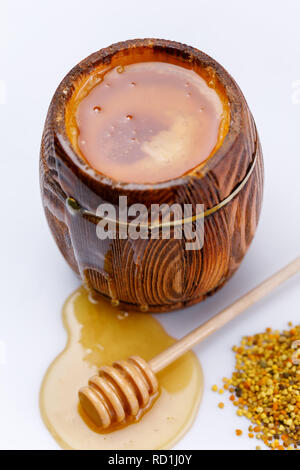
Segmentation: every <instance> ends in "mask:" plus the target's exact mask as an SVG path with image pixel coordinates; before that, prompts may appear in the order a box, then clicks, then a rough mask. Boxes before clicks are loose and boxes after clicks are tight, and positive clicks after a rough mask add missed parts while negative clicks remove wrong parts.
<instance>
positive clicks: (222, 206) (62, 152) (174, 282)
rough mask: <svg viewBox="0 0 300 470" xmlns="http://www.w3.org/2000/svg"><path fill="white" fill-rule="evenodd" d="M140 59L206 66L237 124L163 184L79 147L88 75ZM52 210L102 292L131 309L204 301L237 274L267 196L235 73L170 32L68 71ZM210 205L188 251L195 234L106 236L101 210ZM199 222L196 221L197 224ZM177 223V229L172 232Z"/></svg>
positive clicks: (66, 245)
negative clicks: (73, 120)
mask: <svg viewBox="0 0 300 470" xmlns="http://www.w3.org/2000/svg"><path fill="white" fill-rule="evenodd" d="M137 58H138V60H140V61H144V60H165V59H167V60H169V59H170V60H172V61H177V62H178V61H180V62H181V63H182V64H183V66H185V67H187V68H191V69H201V70H202V72H203V74H204V76H205V75H206V77H207V79H208V80H209V83H210V85H211V86H212V87H214V86H221V87H222V88H223V90H224V91H225V94H226V96H227V98H228V102H229V106H230V125H229V130H228V132H227V135H226V137H225V139H224V141H223V143H222V145H221V146H220V148H218V149H217V151H216V152H215V153H214V154H213V155H212V156H211V157H210V158H209V159H208V160H207V161H206V162H205V163H204V164H202V165H199V167H197V168H195V169H194V170H193V171H190V172H189V173H188V174H185V175H184V176H182V177H180V178H176V179H174V180H170V181H167V182H163V183H158V184H135V183H134V184H133V183H131V184H129V183H120V182H118V181H114V180H112V179H110V178H108V177H106V176H105V175H101V174H100V173H98V172H96V171H94V170H93V169H92V168H91V167H90V166H89V165H88V164H87V162H86V161H84V159H83V158H82V156H80V155H79V154H78V152H76V150H75V149H74V146H72V144H71V141H70V139H69V132H68V129H67V124H66V122H67V119H68V109H69V106H70V103H71V101H72V99H73V97H74V94H75V93H76V90H78V88H79V87H80V85H81V84H82V82H83V80H84V79H86V77H88V76H89V74H90V73H91V72H92V71H94V70H95V68H97V69H99V70H101V68H104V67H107V66H108V65H111V66H113V65H114V64H119V63H122V64H125V65H126V64H128V63H132V62H134V61H136V60H137ZM40 182H41V192H42V200H43V205H44V209H45V214H46V217H47V221H48V224H49V227H50V229H51V232H52V234H53V236H54V238H55V241H56V243H57V245H58V247H59V249H60V251H61V252H62V254H63V256H64V257H65V259H66V261H67V262H68V263H69V265H70V266H71V268H72V269H73V270H74V271H75V272H76V273H78V274H79V275H80V276H81V278H82V279H83V281H84V282H85V284H86V285H87V286H88V288H90V289H91V290H92V291H93V293H94V294H97V295H101V296H104V297H105V298H108V299H110V300H111V301H112V302H113V304H114V305H119V304H120V305H121V306H122V307H124V308H126V309H137V310H141V311H152V312H162V311H169V310H173V309H178V308H182V307H185V306H188V305H192V304H194V303H196V302H200V301H201V300H203V299H205V297H206V296H208V295H211V294H213V293H214V292H215V291H216V290H217V289H219V288H220V287H221V286H223V285H224V283H225V282H226V281H227V280H228V279H229V278H230V277H231V276H232V274H233V273H234V272H235V271H236V269H237V268H238V266H239V264H240V263H241V261H242V259H243V257H244V255H245V253H246V251H247V249H248V247H249V245H250V243H251V241H252V239H253V236H254V233H255V230H256V227H257V223H258V219H259V215H260V210H261V204H262V194H263V158H262V152H261V146H260V142H259V137H258V134H257V130H256V127H255V123H254V120H253V117H252V115H251V113H250V111H249V108H248V105H247V103H246V101H245V98H244V96H243V94H242V92H241V91H240V89H239V87H238V85H237V84H236V82H235V81H234V80H233V78H232V77H231V76H230V75H229V74H228V73H227V72H226V71H225V70H224V68H223V67H222V66H221V65H220V64H218V63H217V62H216V61H215V60H213V59H212V58H210V57H209V56H207V55H206V54H204V53H203V52H201V51H199V50H197V49H195V48H192V47H189V46H186V45H184V44H180V43H177V42H171V41H166V40H160V39H141V40H131V41H126V42H121V43H117V44H114V45H112V46H110V47H108V48H105V49H101V50H100V51H98V52H96V53H94V54H92V55H91V56H89V57H88V58H86V59H85V60H83V61H82V62H80V63H79V64H78V65H77V66H76V67H74V68H73V69H72V70H71V71H70V72H69V73H68V75H67V76H66V77H65V78H64V79H63V81H62V82H61V84H60V85H59V87H58V88H57V90H56V92H55V94H54V97H53V99H52V102H51V104H50V107H49V111H48V115H47V119H46V123H45V128H44V133H43V137H42V145H41V154H40ZM120 196H126V197H127V204H128V206H130V205H132V204H135V203H140V204H144V205H145V206H146V207H147V208H148V209H149V210H150V207H151V205H152V204H163V203H165V204H168V205H172V204H179V205H180V206H181V207H184V206H185V205H187V204H190V206H188V207H190V208H191V211H192V214H193V210H194V208H195V207H196V204H203V213H202V215H201V216H200V218H202V219H203V226H202V229H201V230H203V234H204V242H203V246H199V248H198V249H194V250H187V249H186V243H187V240H186V237H184V236H183V237H181V239H180V238H176V237H174V236H171V237H170V238H169V239H164V238H163V237H161V236H159V238H158V239H153V238H149V237H148V238H147V239H141V238H138V239H132V238H131V237H127V239H124V238H122V236H121V235H120V233H119V232H118V230H117V229H116V234H115V238H113V239H106V240H101V239H99V237H98V236H97V230H96V228H97V224H98V223H99V218H98V217H97V215H96V213H97V208H98V207H99V205H101V204H103V203H109V204H112V205H113V206H114V207H116V208H118V203H119V197H120ZM195 223H196V222H195V220H194V222H193V224H195ZM174 232H175V228H174V227H173V226H172V227H171V234H174Z"/></svg>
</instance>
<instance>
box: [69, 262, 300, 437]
mask: <svg viewBox="0 0 300 470" xmlns="http://www.w3.org/2000/svg"><path fill="white" fill-rule="evenodd" d="M299 271H300V257H298V258H296V259H295V260H294V261H292V262H291V263H289V264H288V265H287V266H285V267H284V268H282V269H281V270H280V271H278V272H277V273H275V274H273V275H272V276H271V277H270V278H268V279H266V280H265V281H263V282H262V283H261V284H259V285H258V286H257V287H255V288H254V289H252V290H251V291H250V292H248V293H247V294H245V295H244V296H242V297H240V298H239V299H238V300H236V301H235V302H234V303H233V304H231V305H230V306H229V307H227V308H225V309H224V310H222V311H221V312H219V313H218V314H217V315H215V316H214V317H213V318H211V319H210V320H208V321H207V322H205V323H204V324H203V325H201V326H199V327H198V328H196V329H195V330H193V331H191V332H190V333H188V334H187V335H186V336H184V337H183V338H182V339H180V340H179V341H177V342H176V343H174V344H173V345H172V346H170V347H169V348H167V349H166V350H165V351H163V352H161V353H160V354H158V355H157V356H156V357H154V358H153V359H151V360H150V361H149V362H148V363H147V362H146V361H144V359H142V358H141V357H139V356H132V357H130V358H129V359H128V360H126V361H117V362H115V363H114V364H113V365H112V366H103V367H101V368H100V370H99V375H95V376H93V377H91V378H90V380H89V383H88V386H87V387H83V388H81V389H80V390H79V392H78V395H79V400H80V403H81V406H82V408H83V409H84V411H85V412H86V413H87V415H88V416H89V417H90V418H91V419H92V421H93V422H94V423H95V424H96V425H97V426H99V427H102V428H103V429H107V428H109V427H110V426H112V425H114V424H118V423H122V422H124V421H125V419H126V417H128V416H130V417H134V416H136V415H137V414H138V413H139V411H140V410H141V409H143V408H144V407H146V406H147V404H148V403H149V400H150V397H151V396H153V394H155V393H156V392H157V391H158V382H157V379H156V376H155V374H156V373H157V372H159V371H161V370H162V369H164V368H165V367H166V366H168V365H169V364H170V363H171V362H173V361H175V360H176V359H177V358H178V357H180V356H181V355H182V354H184V353H185V352H187V351H188V350H190V349H191V348H192V347H193V346H195V345H196V344H197V343H199V342H200V341H202V340H203V339H205V338H206V337H207V336H209V335H210V334H212V333H214V332H215V331H217V330H219V329H220V328H221V327H222V326H224V325H225V324H226V323H228V322H229V321H230V320H232V319H234V318H235V317H237V316H238V315H239V314H240V313H242V312H243V311H244V310H246V309H247V308H248V307H250V306H251V305H253V304H254V303H255V302H257V301H258V300H260V299H261V298H263V297H264V296H265V295H267V294H269V293H270V292H271V291H272V290H274V289H275V288H276V287H277V286H279V285H280V284H282V283H283V282H284V281H286V280H287V279H289V278H290V277H291V276H293V275H294V274H296V273H297V272H299Z"/></svg>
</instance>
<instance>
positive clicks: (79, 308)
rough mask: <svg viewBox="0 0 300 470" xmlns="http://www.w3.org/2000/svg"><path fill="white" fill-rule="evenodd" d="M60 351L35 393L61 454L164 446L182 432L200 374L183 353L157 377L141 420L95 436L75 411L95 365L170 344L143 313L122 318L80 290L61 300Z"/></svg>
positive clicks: (147, 354) (196, 401) (198, 394)
mask: <svg viewBox="0 0 300 470" xmlns="http://www.w3.org/2000/svg"><path fill="white" fill-rule="evenodd" d="M63 322H64V325H65V328H66V330H67V333H68V342H67V346H66V348H65V350H64V351H63V352H62V353H61V354H60V355H59V356H58V357H57V358H56V359H55V360H54V362H53V363H52V364H51V365H50V367H49V369H48V371H47V373H46V375H45V378H44V380H43V384H42V387H41V394H40V407H41V414H42V417H43V420H44V422H45V424H46V426H47V428H48V429H49V431H50V432H51V434H52V435H53V437H54V438H55V439H56V441H57V442H58V444H59V445H60V446H61V447H63V448H66V449H116V450H118V449H167V448H171V447H172V446H173V445H174V444H175V443H176V442H177V441H178V440H179V439H180V438H181V437H182V436H183V435H184V433H185V432H186V431H187V430H188V429H189V427H190V426H191V424H192V422H193V419H194V417H195V414H196V412H197V409H198V406H199V403H200V399H201V395H202V388H203V378H202V369H201V366H200V364H199V362H198V360H197V358H196V356H195V355H194V354H193V353H192V352H190V353H187V354H185V355H184V356H183V357H182V358H180V359H178V360H177V361H176V362H174V363H173V364H172V365H170V366H169V367H167V368H166V369H165V370H163V371H162V372H160V373H159V374H158V375H157V378H158V382H159V386H160V393H159V397H158V398H157V399H156V400H155V401H154V402H153V404H152V407H151V409H149V411H147V412H146V413H145V414H144V416H142V418H141V419H140V420H138V421H136V422H132V423H131V424H129V425H128V426H126V427H124V428H122V429H118V430H115V431H113V432H110V433H100V432H99V431H98V430H97V429H95V428H94V427H93V426H92V425H91V424H90V425H89V423H88V420H87V419H83V418H82V415H81V413H80V408H79V407H78V396H77V391H78V389H79V388H80V387H82V386H83V385H86V384H87V382H88V379H89V378H90V377H91V376H92V375H94V374H97V371H98V369H99V367H100V366H101V365H104V364H107V365H111V364H112V362H114V361H115V360H118V359H127V358H128V357H129V356H131V355H133V354H138V355H140V356H141V357H143V358H144V359H145V360H150V359H151V358H152V357H154V356H155V355H156V354H158V353H159V352H161V351H162V350H163V349H165V348H167V347H168V346H170V344H172V343H173V342H174V339H173V338H171V337H170V336H169V335H168V334H167V333H166V332H165V330H164V329H163V328H162V326H161V325H160V324H159V322H158V321H157V320H155V319H154V318H153V317H152V316H150V315H149V314H143V313H131V312H130V313H128V312H124V311H121V310H118V309H116V308H113V307H112V306H111V305H110V304H109V303H107V302H105V301H102V300H100V301H97V302H96V301H94V300H92V299H91V298H90V297H89V295H88V293H87V291H86V290H85V288H83V287H81V288H79V289H78V290H77V291H75V292H74V293H73V294H72V295H71V296H70V297H69V299H68V300H67V301H66V303H65V306H64V309H63Z"/></svg>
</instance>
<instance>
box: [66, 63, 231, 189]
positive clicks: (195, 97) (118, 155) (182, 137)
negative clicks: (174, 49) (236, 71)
mask: <svg viewBox="0 0 300 470" xmlns="http://www.w3.org/2000/svg"><path fill="white" fill-rule="evenodd" d="M92 78H93V76H92V75H91V76H90V78H89V80H90V81H91V79H92ZM83 88H84V87H83ZM83 88H82V89H83ZM81 92H82V90H81V91H80V90H79V92H78V93H79V95H80V93H81ZM81 94H82V95H83V98H82V99H81V100H79V103H78V104H77V107H75V108H74V110H73V112H74V113H75V114H76V127H77V129H74V131H75V135H76V137H77V142H76V144H75V145H76V147H77V148H78V150H79V152H80V153H81V155H82V156H83V158H84V159H85V160H86V161H87V162H88V163H89V165H90V166H91V167H92V168H94V169H95V170H97V171H98V172H99V173H101V174H104V175H106V176H109V177H110V178H112V179H114V180H116V181H118V182H127V183H158V182H162V181H166V180H170V179H173V178H177V177H179V176H181V175H183V174H185V173H186V172H188V171H190V170H192V169H193V168H194V167H196V166H198V165H199V164H201V163H203V162H204V161H205V160H206V159H207V158H208V157H209V156H210V155H211V154H212V153H213V151H214V150H215V149H216V147H217V144H218V143H219V140H221V138H222V136H221V133H222V129H223V127H222V125H221V124H222V123H223V121H224V113H223V104H222V100H221V98H220V96H219V95H218V93H217V91H216V89H214V88H213V87H210V86H209V85H208V83H207V82H206V80H205V79H204V78H202V77H201V76H200V75H199V74H198V73H196V72H195V71H194V70H190V69H187V68H184V67H181V66H179V65H175V64H172V63H166V62H159V61H157V62H140V63H135V64H129V65H125V66H123V65H119V66H116V67H113V68H112V69H109V70H108V71H106V72H103V74H102V75H101V77H99V78H98V80H97V83H96V85H94V86H93V87H92V88H91V89H89V90H88V92H85V93H81Z"/></svg>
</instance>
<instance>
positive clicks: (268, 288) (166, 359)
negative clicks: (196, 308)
mask: <svg viewBox="0 0 300 470" xmlns="http://www.w3.org/2000/svg"><path fill="white" fill-rule="evenodd" d="M299 271H300V256H299V257H298V258H296V259H295V260H294V261H292V262H291V263H289V264H288V265H287V266H285V267H284V268H282V269H281V270H280V271H278V272H277V273H275V274H273V275H272V276H271V277H269V278H268V279H266V280H265V281H263V282H262V283H261V284H259V285H258V286H257V287H255V288H254V289H252V290H251V291H250V292H248V293H247V294H245V295H243V296H242V297H240V298H239V299H238V300H236V301H235V302H234V303H233V304H231V305H229V306H228V307H227V308H225V309H224V310H222V311H221V312H220V313H218V314H217V315H215V316H214V317H213V318H211V319H210V320H208V321H207V322H205V323H204V324H203V325H201V326H199V327H198V328H196V329H195V330H193V331H191V332H190V333H188V334H187V335H186V336H184V337H183V338H182V339H181V340H179V341H177V342H176V343H174V344H173V345H172V346H170V347H169V348H168V349H166V350H165V351H163V352H162V353H160V354H158V355H157V356H155V357H154V358H153V359H151V361H149V365H150V366H151V368H152V370H153V372H155V373H156V372H159V371H160V370H162V369H164V368H165V367H166V366H167V365H169V364H170V363H171V362H173V361H175V360H176V359H177V358H178V357H180V356H181V355H182V354H184V353H185V352H187V351H188V350H189V349H191V348H192V347H193V346H195V345H196V344H197V343H199V342H200V341H202V340H203V339H205V338H206V337H207V336H209V335H211V334H212V333H214V332H215V331H217V330H218V329H219V328H221V327H222V326H224V325H226V323H228V322H229V321H230V320H233V319H234V318H235V317H237V316H238V315H239V314H240V313H242V312H243V311H244V310H246V309H247V308H248V307H251V305H253V304H254V303H255V302H257V301H258V300H260V299H262V298H263V297H264V296H265V295H267V294H269V293H270V292H272V290H274V289H275V288H276V287H278V286H279V285H280V284H282V283H283V282H284V281H286V280H287V279H289V278H290V277H291V276H293V275H294V274H296V273H298V272H299Z"/></svg>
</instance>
